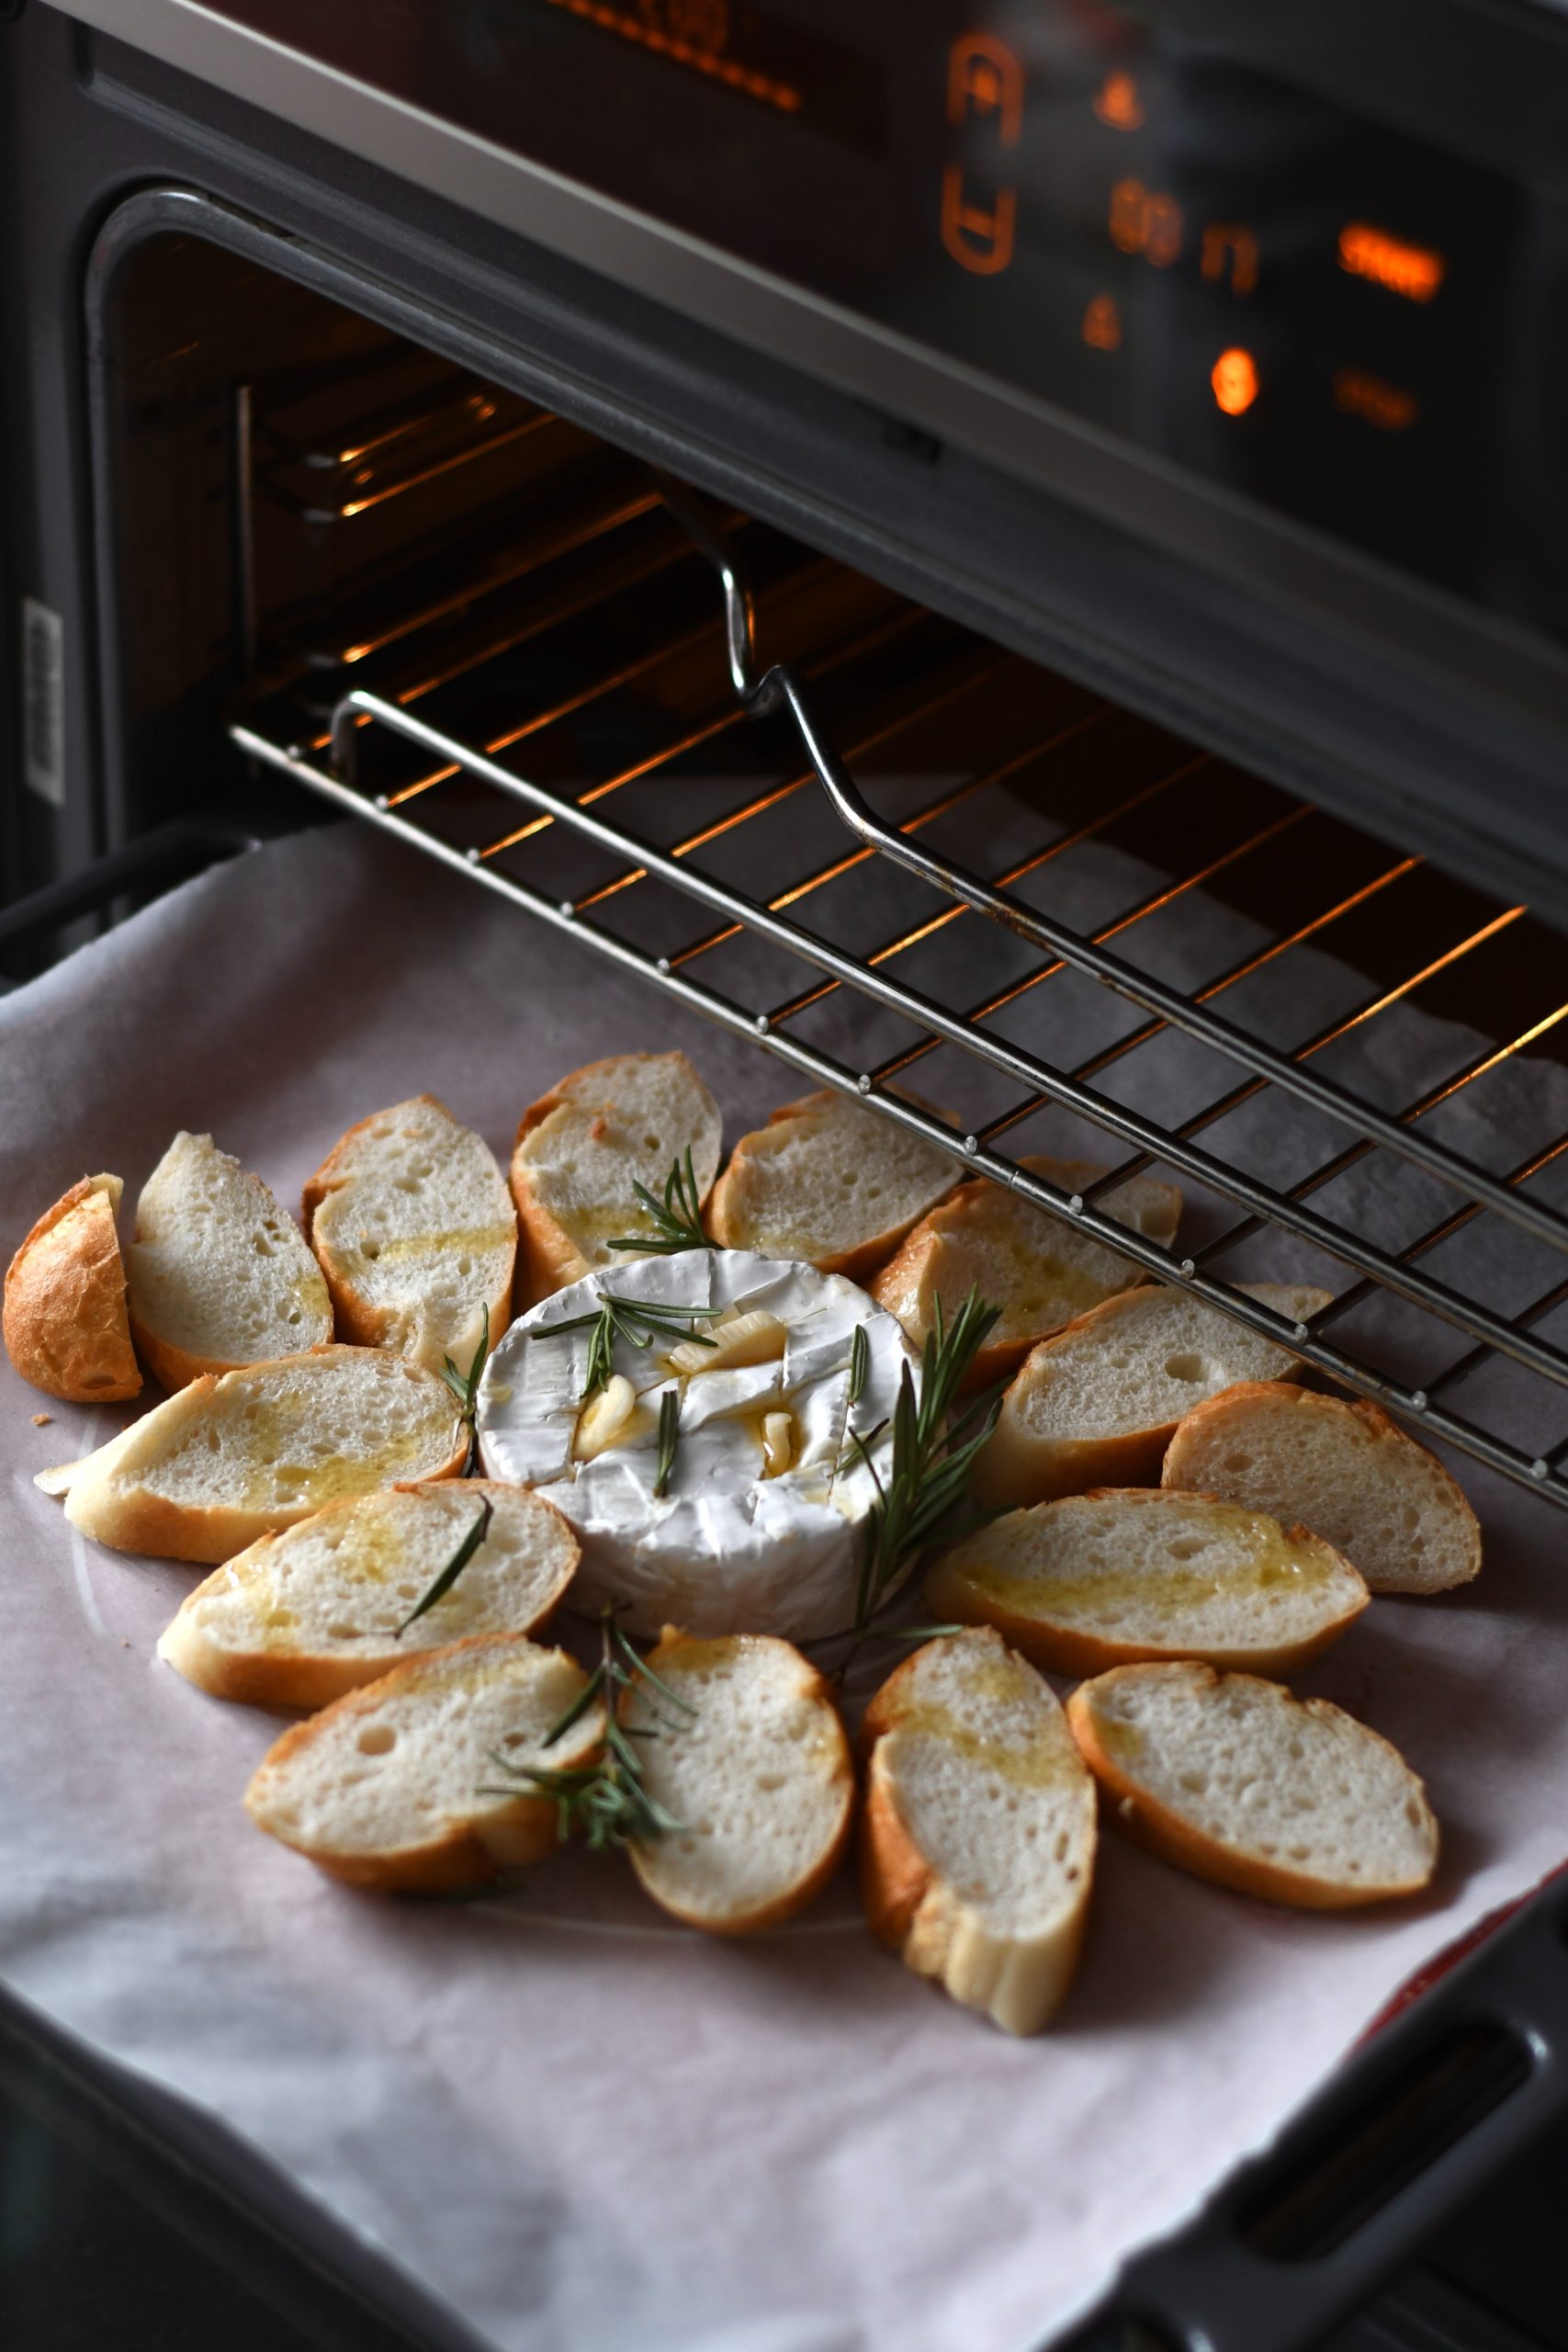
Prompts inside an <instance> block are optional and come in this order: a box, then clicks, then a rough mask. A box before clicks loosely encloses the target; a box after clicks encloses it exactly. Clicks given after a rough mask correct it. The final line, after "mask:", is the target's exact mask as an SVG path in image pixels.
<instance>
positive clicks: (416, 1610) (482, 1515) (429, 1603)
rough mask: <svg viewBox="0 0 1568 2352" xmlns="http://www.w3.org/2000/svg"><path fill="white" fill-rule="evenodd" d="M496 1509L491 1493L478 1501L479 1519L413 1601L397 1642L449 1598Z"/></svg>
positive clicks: (485, 1534)
mask: <svg viewBox="0 0 1568 2352" xmlns="http://www.w3.org/2000/svg"><path fill="white" fill-rule="evenodd" d="M494 1512H495V1506H494V1504H493V1503H492V1502H491V1498H490V1497H489V1496H488V1495H486V1496H485V1498H484V1499H483V1501H482V1502H481V1503H480V1505H479V1517H478V1519H476V1520H475V1521H473V1522H472V1524H471V1525H470V1527H469V1529H468V1533H467V1534H466V1535H465V1536H464V1538H463V1540H462V1542H461V1543H460V1544H458V1546H457V1550H456V1551H455V1552H454V1553H453V1555H452V1557H451V1558H450V1559H449V1560H448V1561H447V1563H446V1566H445V1567H444V1568H443V1569H442V1571H441V1574H440V1575H439V1576H438V1577H436V1578H435V1580H434V1583H433V1584H432V1585H430V1586H429V1588H428V1589H426V1591H424V1592H423V1594H422V1595H421V1596H420V1598H419V1600H416V1601H415V1602H414V1605H413V1607H412V1609H411V1610H410V1611H409V1613H408V1615H407V1616H406V1617H405V1618H404V1619H403V1622H402V1623H401V1624H400V1626H399V1627H398V1630H397V1632H396V1633H395V1634H393V1635H392V1639H393V1640H394V1641H395V1642H400V1641H401V1640H402V1637H403V1635H404V1634H406V1633H407V1632H408V1629H409V1627H410V1626H411V1625H412V1624H413V1623H415V1622H416V1620H417V1619H419V1618H421V1617H423V1615H424V1612H425V1611H426V1610H427V1609H434V1606H435V1604H436V1602H437V1601H438V1600H445V1599H446V1595H447V1594H448V1593H449V1592H450V1591H451V1589H452V1587H453V1586H454V1585H455V1584H456V1583H457V1578H458V1577H460V1576H461V1575H462V1573H463V1570H464V1569H465V1568H466V1567H467V1566H468V1562H469V1561H470V1560H471V1559H472V1558H473V1556H474V1554H475V1553H476V1552H477V1551H478V1550H479V1545H480V1544H482V1543H483V1542H484V1540H485V1537H486V1536H487V1535H488V1534H489V1533H490V1523H491V1519H492V1518H493V1516H494Z"/></svg>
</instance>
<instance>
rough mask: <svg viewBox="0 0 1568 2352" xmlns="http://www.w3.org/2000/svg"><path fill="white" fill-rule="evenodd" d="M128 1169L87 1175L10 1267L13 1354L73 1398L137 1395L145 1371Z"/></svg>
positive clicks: (8, 1314)
mask: <svg viewBox="0 0 1568 2352" xmlns="http://www.w3.org/2000/svg"><path fill="white" fill-rule="evenodd" d="M119 1195H120V1180H119V1178H118V1176H84V1177H83V1178H82V1180H81V1182H80V1183H77V1184H73V1185H72V1187H71V1190H70V1191H69V1192H68V1193H62V1194H61V1196H60V1198H59V1200H57V1201H56V1202H55V1204H54V1206H53V1207H52V1208H51V1209H46V1210H45V1211H44V1214H43V1215H42V1216H40V1217H39V1221H38V1223H37V1224H36V1225H35V1226H34V1227H33V1229H32V1231H31V1232H30V1233H29V1234H28V1238H27V1239H26V1240H25V1241H24V1242H23V1244H22V1246H21V1248H20V1249H19V1250H17V1254H16V1256H15V1257H14V1258H13V1259H12V1261H11V1262H10V1265H9V1266H8V1267H7V1268H6V1303H5V1311H4V1316H3V1317H0V1322H3V1326H4V1330H5V1337H6V1354H7V1355H8V1356H9V1357H10V1359H11V1362H12V1363H13V1364H14V1365H15V1366H16V1368H17V1371H18V1372H19V1373H20V1374H21V1375H22V1378H23V1379H24V1380H28V1381H30V1382H31V1383H32V1385H33V1386H34V1387H35V1388H41V1389H42V1390H43V1392H44V1394H45V1396H46V1397H62V1398H63V1399H64V1401H65V1402H66V1403H67V1404H68V1405H109V1404H113V1403H115V1402H116V1401H117V1400H118V1399H119V1398H121V1397H134V1396H136V1395H137V1393H138V1391H139V1390H140V1388H141V1370H140V1368H139V1366H138V1364H137V1362H136V1357H135V1354H134V1352H133V1351H132V1349H131V1344H130V1324H129V1322H128V1321H127V1318H126V1308H125V1267H124V1265H123V1263H122V1262H121V1260H120V1254H119V1236H118V1233H117V1231H116V1230H115V1216H116V1213H117V1212H118V1208H119Z"/></svg>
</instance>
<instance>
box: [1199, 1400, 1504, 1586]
mask: <svg viewBox="0 0 1568 2352" xmlns="http://www.w3.org/2000/svg"><path fill="white" fill-rule="evenodd" d="M1277 1397H1284V1398H1289V1399H1290V1400H1291V1401H1292V1403H1294V1402H1295V1401H1296V1400H1297V1399H1300V1400H1301V1402H1302V1408H1303V1411H1306V1412H1310V1413H1314V1414H1316V1413H1319V1412H1321V1411H1323V1410H1325V1408H1326V1409H1328V1410H1330V1411H1334V1412H1339V1413H1347V1414H1349V1415H1351V1416H1353V1417H1354V1419H1356V1420H1357V1421H1359V1423H1360V1426H1361V1427H1362V1429H1363V1430H1365V1431H1366V1432H1367V1434H1368V1436H1369V1437H1370V1438H1371V1439H1372V1441H1373V1442H1374V1443H1375V1444H1377V1445H1378V1446H1379V1447H1393V1448H1395V1449H1399V1450H1403V1449H1404V1448H1406V1447H1409V1446H1414V1447H1415V1448H1416V1451H1417V1453H1422V1454H1425V1456H1426V1458H1427V1463H1428V1464H1429V1465H1430V1475H1431V1476H1432V1477H1433V1479H1434V1482H1435V1483H1436V1484H1437V1485H1438V1487H1440V1488H1441V1489H1442V1490H1443V1491H1444V1492H1445V1494H1446V1496H1447V1498H1448V1501H1449V1504H1450V1508H1451V1510H1453V1513H1454V1517H1455V1520H1456V1521H1457V1522H1458V1523H1460V1524H1461V1525H1463V1526H1464V1527H1465V1529H1466V1532H1467V1535H1468V1539H1469V1552H1468V1558H1467V1563H1466V1566H1465V1569H1464V1572H1463V1573H1462V1574H1461V1575H1460V1576H1457V1577H1450V1578H1449V1579H1448V1581H1447V1582H1446V1583H1445V1584H1442V1585H1434V1584H1420V1583H1412V1584H1410V1585H1395V1584H1393V1583H1390V1582H1386V1581H1385V1582H1382V1583H1379V1584H1375V1585H1373V1587H1372V1589H1373V1590H1374V1591H1396V1592H1403V1591H1414V1592H1446V1591H1452V1590H1453V1589H1455V1588H1456V1587H1457V1586H1459V1585H1461V1584H1469V1583H1470V1582H1471V1581H1472V1579H1473V1578H1474V1577H1477V1576H1479V1575H1480V1573H1481V1523H1480V1521H1478V1520H1477V1518H1476V1516H1475V1512H1474V1510H1473V1509H1472V1505H1471V1500H1470V1498H1469V1496H1468V1495H1467V1494H1466V1493H1465V1491H1464V1488H1463V1487H1461V1485H1460V1483H1459V1480H1458V1479H1457V1478H1456V1477H1455V1476H1453V1474H1452V1472H1451V1471H1450V1469H1449V1467H1448V1464H1446V1463H1445V1462H1441V1461H1439V1460H1438V1456H1437V1455H1436V1454H1435V1453H1433V1452H1432V1450H1431V1448H1430V1446H1426V1445H1423V1444H1422V1443H1421V1441H1420V1439H1419V1438H1417V1437H1416V1436H1414V1435H1412V1433H1411V1431H1410V1430H1405V1429H1401V1427H1400V1425H1399V1423H1398V1422H1397V1421H1395V1420H1393V1419H1392V1418H1391V1417H1390V1416H1389V1415H1388V1414H1387V1413H1385V1412H1384V1411H1383V1409H1382V1406H1381V1405H1374V1404H1373V1403H1372V1402H1371V1399H1370V1398H1369V1397H1324V1396H1322V1395H1320V1394H1319V1393H1318V1392H1317V1391H1316V1390H1314V1389H1307V1388H1298V1387H1297V1386H1296V1385H1295V1384H1294V1382H1292V1381H1289V1380H1238V1381H1237V1382H1236V1383H1235V1386H1234V1387H1231V1388H1222V1389H1221V1391H1220V1393H1219V1395H1218V1396H1217V1397H1206V1398H1205V1399H1204V1401H1203V1403H1202V1404H1201V1405H1194V1407H1193V1408H1192V1410H1191V1411H1190V1413H1188V1414H1186V1415H1185V1416H1184V1417H1183V1419H1181V1420H1180V1421H1179V1422H1178V1423H1177V1426H1176V1428H1175V1429H1174V1430H1172V1432H1171V1438H1170V1443H1169V1445H1168V1449H1167V1453H1166V1458H1165V1462H1164V1464H1163V1465H1162V1468H1161V1472H1160V1484H1161V1485H1162V1486H1163V1487H1176V1488H1179V1487H1181V1486H1182V1483H1183V1481H1182V1472H1183V1467H1184V1458H1183V1457H1184V1453H1185V1449H1186V1442H1187V1441H1188V1440H1189V1439H1201V1438H1207V1437H1209V1436H1211V1435H1212V1434H1213V1432H1214V1431H1215V1430H1223V1429H1224V1427H1225V1426H1226V1424H1227V1422H1229V1421H1232V1420H1239V1421H1243V1422H1245V1420H1246V1419H1247V1413H1248V1412H1249V1410H1250V1409H1251V1408H1252V1407H1253V1406H1255V1405H1256V1404H1257V1403H1258V1401H1259V1400H1260V1399H1262V1400H1272V1399H1274V1398H1277Z"/></svg>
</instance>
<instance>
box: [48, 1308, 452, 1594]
mask: <svg viewBox="0 0 1568 2352" xmlns="http://www.w3.org/2000/svg"><path fill="white" fill-rule="evenodd" d="M467 1457H468V1442H467V1433H466V1431H465V1430H464V1429H463V1428H462V1426H461V1424H460V1422H459V1420H458V1418H457V1414H456V1412H455V1411H454V1409H453V1404H452V1397H451V1395H450V1393H449V1391H448V1390H447V1388H446V1383H445V1382H444V1381H440V1380H437V1379H436V1377H435V1375H434V1373H430V1372H426V1371H424V1370H423V1367H422V1366H421V1365H419V1364H413V1363H404V1362H403V1361H402V1360H401V1359H400V1357H397V1356H391V1355H385V1354H383V1353H382V1352H381V1351H379V1350H378V1349H376V1348H339V1347H333V1348H318V1349H316V1350H315V1351H312V1352H311V1353H310V1354H308V1355H299V1356H280V1357H278V1359H277V1360H276V1363H257V1364H250V1365H248V1366H247V1367H246V1369H245V1370H244V1371H243V1372H227V1373H225V1374H223V1375H222V1377H221V1378H220V1379H218V1378H214V1376H213V1375H212V1374H210V1373H205V1374H203V1375H202V1377H201V1378H200V1379H199V1380H193V1381H192V1382H191V1383H190V1385H188V1387H185V1388H182V1389H181V1390H180V1391H179V1393H178V1395H177V1396H175V1397H169V1398H167V1399H166V1400H165V1402H164V1404H162V1405H158V1406H155V1407H154V1408H153V1409H152V1412H150V1413H144V1414H143V1415H142V1417H141V1419H140V1420H139V1421H133V1422H132V1423H131V1425H130V1428H129V1429H128V1430H121V1432H120V1434H119V1435H118V1437H116V1438H111V1439H110V1440H109V1442H108V1443H107V1445H102V1446H100V1447H99V1448H98V1450H97V1452H96V1453H90V1454H88V1455H87V1457H86V1459H85V1461H84V1462H80V1463H77V1464H75V1465H74V1469H73V1476H72V1479H71V1484H70V1487H69V1488H68V1489H67V1491H66V1497H65V1516H66V1518H67V1519H68V1520H70V1521H71V1523H72V1525H73V1527H79V1528H80V1529H81V1531H82V1532H83V1534H84V1535H91V1536H94V1537H96V1540H97V1542H98V1543H100V1544H109V1545H110V1546H111V1547H112V1548H113V1549H114V1550H115V1551H117V1552H153V1553H158V1554H160V1555H162V1556H163V1557H164V1558H165V1559H170V1560H204V1561H206V1562H208V1563H209V1564H216V1563H217V1562H218V1561H220V1560H229V1559H232V1557H233V1555H234V1554H235V1553H236V1552H240V1551H243V1549H244V1547H245V1545H246V1544H254V1543H255V1542H256V1540H257V1538H258V1537H260V1536H263V1535H268V1534H271V1533H273V1532H275V1531H276V1530H277V1529H280V1528H285V1527H293V1526H294V1525H295V1524H296V1523H297V1522H298V1521H299V1520H302V1519H309V1518H310V1515H311V1513H312V1512H313V1511H318V1510H321V1506H322V1505H323V1504H324V1503H330V1502H336V1501H337V1500H338V1499H339V1498H341V1497H343V1496H345V1495H362V1494H367V1493H368V1492H369V1491H370V1490H371V1489H372V1488H373V1487H390V1486H393V1485H395V1484H397V1483H398V1482H399V1481H400V1480H403V1479H410V1478H450V1477H455V1476H457V1473H458V1471H460V1470H461V1469H462V1467H463V1464H464V1462H465V1461H466V1459H467ZM49 1475H50V1474H48V1473H45V1474H44V1476H45V1477H48V1476H49ZM39 1483H42V1482H41V1481H40V1482H39ZM48 1491H50V1492H57V1491H58V1487H50V1488H49V1489H48Z"/></svg>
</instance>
